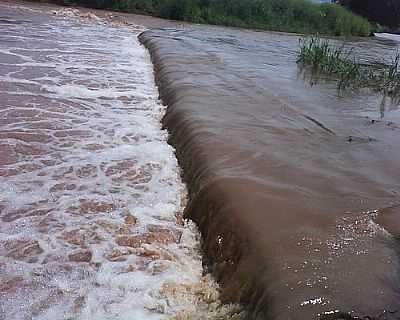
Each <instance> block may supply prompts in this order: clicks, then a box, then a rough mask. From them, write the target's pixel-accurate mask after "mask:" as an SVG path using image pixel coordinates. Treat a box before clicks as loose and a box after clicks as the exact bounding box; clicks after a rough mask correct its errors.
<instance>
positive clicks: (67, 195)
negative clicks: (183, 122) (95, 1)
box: [0, 1, 240, 320]
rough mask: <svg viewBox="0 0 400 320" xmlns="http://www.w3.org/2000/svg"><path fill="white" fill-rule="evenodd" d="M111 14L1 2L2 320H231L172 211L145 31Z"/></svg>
mask: <svg viewBox="0 0 400 320" xmlns="http://www.w3.org/2000/svg"><path fill="white" fill-rule="evenodd" d="M109 18H110V16H103V17H99V16H96V15H95V14H93V13H92V12H88V11H84V12H83V11H81V10H77V9H60V8H59V7H52V6H50V5H46V6H36V5H31V4H27V3H22V2H18V3H17V4H16V3H13V2H11V1H7V2H3V1H0V319H1V320H3V319H7V320H24V319H37V320H38V319H41V320H45V319H51V320H53V319H96V320H101V319H135V320H141V319H146V320H151V319H153V320H156V319H158V320H162V319H164V320H166V319H177V320H178V319H187V318H190V319H204V318H207V319H220V318H221V317H224V318H231V316H232V317H237V316H238V313H239V311H240V310H238V309H237V308H236V307H234V306H228V305H221V303H220V300H219V293H218V286H217V284H216V283H215V281H213V280H212V278H211V277H210V275H209V274H206V273H204V272H203V271H204V270H203V268H202V261H201V255H200V250H199V246H200V244H199V235H198V232H197V229H196V228H195V226H194V224H193V223H189V222H184V221H183V218H182V208H183V206H184V204H185V196H186V188H185V186H184V184H183V183H182V181H181V179H180V170H179V167H178V165H177V161H176V158H175V156H174V149H173V148H172V147H171V146H170V145H168V144H167V138H168V133H167V132H166V131H165V130H162V128H161V123H160V120H161V117H162V115H163V114H164V111H165V107H164V106H163V105H162V104H161V103H160V102H159V100H158V93H157V89H156V87H155V83H154V77H153V67H152V64H151V61H150V57H149V55H148V53H147V51H146V50H145V48H144V47H143V46H141V45H140V44H139V42H138V40H137V35H138V29H139V30H143V27H140V26H136V25H135V24H134V23H131V24H126V23H122V22H121V21H110V19H109ZM126 26H127V27H128V28H126Z"/></svg>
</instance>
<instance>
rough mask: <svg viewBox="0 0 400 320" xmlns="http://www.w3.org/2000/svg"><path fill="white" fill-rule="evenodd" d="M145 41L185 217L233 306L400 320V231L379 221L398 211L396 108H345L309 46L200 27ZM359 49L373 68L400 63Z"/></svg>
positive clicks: (348, 97) (297, 315) (296, 315)
mask: <svg viewBox="0 0 400 320" xmlns="http://www.w3.org/2000/svg"><path fill="white" fill-rule="evenodd" d="M140 39H141V41H142V43H144V45H145V46H146V47H147V48H148V49H149V50H150V53H151V56H152V60H153V62H154V64H155V71H156V79H157V82H158V85H159V89H160V95H161V98H162V99H163V101H164V102H165V103H166V104H167V105H168V112H167V115H166V117H165V118H164V125H165V126H166V127H167V128H168V129H169V131H170V133H171V139H170V140H171V143H172V144H173V145H174V146H175V147H176V149H177V156H178V159H179V161H180V164H181V166H182V167H183V169H184V176H185V179H186V181H187V184H188V187H189V191H190V201H189V205H188V207H187V210H186V215H187V217H190V218H192V219H193V220H194V221H196V222H197V224H198V225H199V228H200V230H201V232H202V236H203V240H204V242H203V243H204V244H203V249H204V252H205V254H206V257H207V264H208V266H209V268H210V270H211V271H212V272H213V274H214V275H215V276H216V278H217V279H218V280H219V282H220V283H221V284H222V288H223V294H224V297H225V299H226V300H227V301H240V302H242V303H243V304H245V305H246V306H247V307H248V309H249V311H250V313H249V318H250V319H299V320H300V319H301V320H303V319H315V318H318V317H321V318H326V319H349V318H354V319H357V318H363V317H370V318H377V319H378V318H379V319H396V314H395V313H394V312H395V311H397V310H399V309H400V295H399V290H398V289H399V288H400V281H399V261H398V250H396V248H397V247H398V244H397V240H395V238H394V237H393V236H392V235H391V234H390V232H391V231H390V230H392V229H393V228H392V229H391V228H390V225H393V224H394V223H397V220H398V219H397V218H395V215H394V214H390V215H389V214H386V216H387V218H386V219H380V218H379V217H380V210H381V209H382V210H383V208H387V207H390V206H392V205H393V204H394V203H398V202H399V192H400V176H399V175H398V174H397V172H399V169H400V168H399V164H400V149H399V148H398V145H399V143H400V135H399V133H400V132H399V125H400V116H399V112H398V105H397V104H396V102H393V101H385V102H384V104H383V106H382V97H380V96H378V95H374V94H373V93H371V92H367V91H365V92H353V91H349V92H346V93H344V94H340V93H338V92H337V90H336V85H335V83H333V82H331V81H329V79H328V80H327V81H324V82H322V83H316V84H314V85H313V86H310V84H309V82H307V81H303V79H302V77H299V70H298V68H297V65H296V52H297V47H298V36H291V35H285V34H278V33H264V32H251V31H243V30H237V29H235V30H230V29H224V28H216V27H193V28H187V29H185V30H171V29H168V30H153V31H147V32H145V33H144V34H142V35H141V37H140ZM349 45H351V46H354V47H355V49H354V51H355V53H356V54H357V55H358V56H359V57H361V59H362V60H365V61H370V60H374V61H375V60H379V59H382V58H381V57H389V56H391V55H392V53H393V51H394V50H395V49H396V44H395V43H393V42H385V41H381V40H374V39H355V40H353V41H352V42H351V43H349ZM395 212H397V211H395ZM393 221H394V222H393ZM385 229H386V230H385ZM387 230H389V231H387ZM389 311H390V312H389Z"/></svg>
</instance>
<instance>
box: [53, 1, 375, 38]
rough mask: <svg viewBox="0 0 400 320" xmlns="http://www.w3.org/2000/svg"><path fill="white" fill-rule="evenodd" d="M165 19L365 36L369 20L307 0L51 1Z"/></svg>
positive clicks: (368, 29)
mask: <svg viewBox="0 0 400 320" xmlns="http://www.w3.org/2000/svg"><path fill="white" fill-rule="evenodd" d="M55 2H58V3H61V4H66V5H71V4H78V5H83V6H88V7H92V8H102V9H113V10H119V11H124V12H136V13H137V12H139V13H146V14H149V15H154V16H158V17H162V18H167V19H174V20H182V21H189V22H194V23H208V24H216V25H226V26H236V27H250V28H259V29H265V30H275V31H285V32H299V33H315V32H318V33H321V34H328V35H336V36H346V35H357V36H368V35H369V34H370V33H371V25H370V24H369V22H368V21H367V20H366V19H364V18H362V17H360V16H358V15H356V14H354V13H352V12H350V11H349V10H347V9H346V8H344V7H342V6H340V5H337V4H326V3H325V4H315V3H312V2H311V1H310V0H55Z"/></svg>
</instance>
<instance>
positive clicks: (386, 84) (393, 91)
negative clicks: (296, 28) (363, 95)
mask: <svg viewBox="0 0 400 320" xmlns="http://www.w3.org/2000/svg"><path fill="white" fill-rule="evenodd" d="M299 45H300V50H299V52H298V59H297V63H298V64H299V65H300V66H301V67H303V68H308V69H309V71H311V75H312V76H313V78H314V79H315V78H319V77H320V76H322V75H323V76H329V77H331V78H334V79H336V80H337V81H338V88H339V89H340V90H343V89H346V88H353V89H354V88H370V89H373V90H375V91H379V92H382V93H383V94H384V95H387V96H390V97H400V53H399V52H396V54H395V55H394V58H392V61H391V62H390V63H379V62H376V63H374V64H363V63H360V62H359V61H357V59H356V57H355V56H354V54H353V49H345V45H344V43H343V44H342V45H340V46H337V45H335V44H333V42H332V41H330V40H327V39H322V38H320V37H318V36H312V37H306V38H302V39H300V41H299Z"/></svg>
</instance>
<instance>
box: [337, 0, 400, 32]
mask: <svg viewBox="0 0 400 320" xmlns="http://www.w3.org/2000/svg"><path fill="white" fill-rule="evenodd" d="M341 3H342V4H343V5H345V6H347V7H348V8H350V9H351V10H352V11H354V12H356V13H358V14H361V15H362V16H364V17H367V18H368V19H370V20H371V21H374V22H377V23H379V24H381V25H385V26H388V27H390V28H393V29H395V28H400V1H399V0H341Z"/></svg>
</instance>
